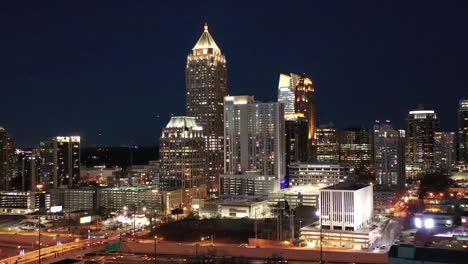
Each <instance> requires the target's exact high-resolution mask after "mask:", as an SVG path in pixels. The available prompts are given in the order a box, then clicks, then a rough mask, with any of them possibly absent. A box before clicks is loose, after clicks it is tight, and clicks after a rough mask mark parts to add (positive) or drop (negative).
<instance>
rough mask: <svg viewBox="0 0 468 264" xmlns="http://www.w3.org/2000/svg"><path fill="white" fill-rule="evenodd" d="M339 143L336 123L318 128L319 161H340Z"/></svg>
mask: <svg viewBox="0 0 468 264" xmlns="http://www.w3.org/2000/svg"><path fill="white" fill-rule="evenodd" d="M339 160H340V155H339V145H338V139H337V135H336V128H335V125H333V124H332V123H330V124H325V125H320V126H319V127H318V128H317V161H318V162H330V163H338V162H339Z"/></svg>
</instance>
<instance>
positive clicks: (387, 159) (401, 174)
mask: <svg viewBox="0 0 468 264" xmlns="http://www.w3.org/2000/svg"><path fill="white" fill-rule="evenodd" d="M403 140H404V139H401V137H400V132H399V131H398V130H396V129H394V128H393V127H392V125H391V124H390V121H389V120H386V121H385V122H384V123H381V122H380V121H376V122H375V124H374V136H373V146H372V152H373V163H374V172H375V176H376V180H377V184H378V185H385V186H387V187H395V188H396V189H397V190H398V191H401V190H403V187H404V185H405V167H404V152H403V149H404V147H403V142H404V141H403Z"/></svg>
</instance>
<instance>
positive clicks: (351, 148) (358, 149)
mask: <svg viewBox="0 0 468 264" xmlns="http://www.w3.org/2000/svg"><path fill="white" fill-rule="evenodd" d="M339 142H340V162H343V163H347V164H350V165H352V166H354V168H356V169H357V168H365V169H368V168H370V166H371V165H372V163H371V160H372V146H371V133H370V131H369V129H367V128H364V127H351V128H346V129H344V130H343V131H341V132H340V137H339Z"/></svg>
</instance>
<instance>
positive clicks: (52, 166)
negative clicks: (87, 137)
mask: <svg viewBox="0 0 468 264" xmlns="http://www.w3.org/2000/svg"><path fill="white" fill-rule="evenodd" d="M38 152H39V156H40V157H41V161H42V165H41V176H40V178H41V181H43V182H44V183H46V182H47V183H46V184H45V185H52V186H53V188H57V187H60V186H67V187H69V188H70V187H73V186H76V185H77V184H78V183H79V182H80V158H81V138H80V137H79V136H58V137H54V138H50V139H48V140H46V141H44V142H41V143H40V145H39V151H38ZM44 187H46V188H47V187H50V186H44Z"/></svg>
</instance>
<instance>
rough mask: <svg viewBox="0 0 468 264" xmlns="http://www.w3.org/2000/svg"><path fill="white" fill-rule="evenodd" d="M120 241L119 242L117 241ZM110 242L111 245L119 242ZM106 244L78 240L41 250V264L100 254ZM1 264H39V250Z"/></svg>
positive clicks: (96, 241) (98, 241)
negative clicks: (89, 254)
mask: <svg viewBox="0 0 468 264" xmlns="http://www.w3.org/2000/svg"><path fill="white" fill-rule="evenodd" d="M117 241H118V240H117ZM117 241H112V242H111V241H109V243H113V242H117ZM105 246H106V243H105V241H103V240H101V239H96V240H78V241H74V242H70V243H65V244H62V245H58V246H51V247H46V248H43V249H41V263H42V264H49V263H54V262H57V261H60V260H64V259H69V258H76V257H78V256H82V255H84V254H87V253H92V252H99V251H103V250H104V249H105ZM0 263H1V264H16V263H21V264H33V263H39V250H34V251H30V252H27V253H26V254H24V255H22V256H20V255H17V256H14V257H9V258H6V259H2V260H0Z"/></svg>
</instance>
